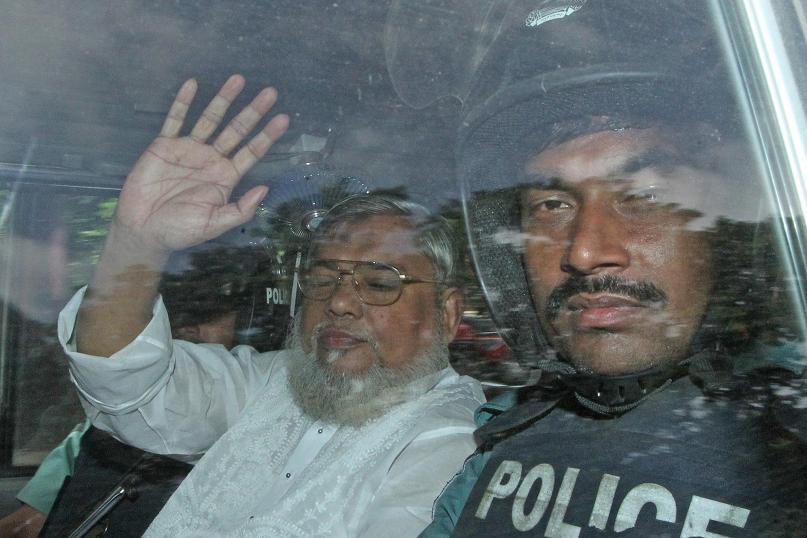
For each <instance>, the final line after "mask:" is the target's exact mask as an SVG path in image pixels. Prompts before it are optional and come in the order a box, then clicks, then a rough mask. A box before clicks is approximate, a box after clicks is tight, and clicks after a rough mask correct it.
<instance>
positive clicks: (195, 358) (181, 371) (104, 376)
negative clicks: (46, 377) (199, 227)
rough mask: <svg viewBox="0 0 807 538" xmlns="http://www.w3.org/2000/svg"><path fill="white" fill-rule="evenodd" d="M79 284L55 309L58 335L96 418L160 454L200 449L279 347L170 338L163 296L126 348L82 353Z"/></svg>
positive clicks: (251, 389)
mask: <svg viewBox="0 0 807 538" xmlns="http://www.w3.org/2000/svg"><path fill="white" fill-rule="evenodd" d="M84 291H85V290H84V289H82V290H80V291H79V292H78V293H76V295H75V296H74V297H73V298H72V299H71V300H70V302H69V303H68V304H67V306H65V308H64V309H63V310H62V312H61V314H60V315H59V341H60V342H61V344H62V346H63V347H64V350H65V352H66V353H67V355H68V358H69V365H70V376H71V379H72V380H73V383H74V384H75V385H76V387H77V388H78V392H79V397H80V399H81V403H82V405H83V406H84V409H85V411H86V412H87V415H88V416H89V417H90V419H92V422H93V425H94V426H95V427H97V428H100V429H102V430H105V431H108V432H110V433H112V434H114V435H115V437H117V438H118V439H120V440H121V441H123V442H124V443H127V444H130V445H132V446H136V447H138V448H141V449H144V450H148V451H150V452H155V453H158V454H171V455H184V456H191V457H193V456H198V455H201V454H202V453H204V452H205V451H206V450H207V449H208V448H210V446H211V445H212V444H213V443H214V442H215V441H216V440H217V439H218V438H219V437H220V436H221V435H222V434H223V433H224V432H225V431H226V430H227V428H228V427H229V426H231V425H232V424H233V422H234V421H235V420H236V419H237V417H238V416H239V414H240V413H241V410H242V409H243V408H244V406H245V405H246V404H247V401H248V400H249V398H251V397H252V396H253V395H255V394H256V393H257V391H258V390H259V389H260V388H261V387H263V386H264V385H265V384H266V380H267V379H268V377H269V375H270V374H271V371H272V367H273V365H274V362H275V359H276V357H277V355H278V354H277V353H264V354H259V353H258V352H257V351H255V350H254V349H253V348H250V347H247V346H239V347H237V348H235V349H233V350H232V352H231V351H228V350H227V349H226V348H224V347H223V346H220V345H209V344H191V343H188V342H184V341H181V340H172V339H171V328H170V325H169V321H168V314H167V312H166V311H165V307H164V306H163V303H162V299H160V298H158V299H157V301H156V302H155V304H154V309H153V311H152V314H153V316H152V319H151V321H150V322H149V324H148V325H147V326H146V328H145V329H144V330H143V332H142V333H140V334H139V335H138V336H137V337H136V338H135V339H134V340H133V341H132V342H131V343H129V345H127V346H126V347H125V348H123V349H122V350H120V351H118V352H117V353H114V354H113V355H112V356H111V357H109V358H101V357H95V356H91V355H86V354H83V353H79V352H77V351H76V350H75V345H74V343H73V332H74V328H75V320H76V315H77V313H78V308H79V305H80V304H81V300H82V298H83V296H84Z"/></svg>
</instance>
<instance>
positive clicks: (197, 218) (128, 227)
mask: <svg viewBox="0 0 807 538" xmlns="http://www.w3.org/2000/svg"><path fill="white" fill-rule="evenodd" d="M243 88H244V78H243V77H241V76H240V75H234V76H232V77H230V79H229V80H228V81H227V82H226V83H225V84H224V86H222V88H221V90H220V91H219V93H218V95H216V97H214V98H213V100H212V101H211V102H210V104H209V105H208V106H207V108H206V109H205V111H204V112H203V113H202V117H201V118H199V120H198V121H197V122H196V125H195V126H194V127H193V129H192V130H191V132H190V134H189V135H188V136H185V137H179V132H180V130H181V129H182V124H183V123H184V121H185V115H186V114H187V112H188V107H189V106H190V104H191V102H192V101H193V97H194V95H195V94H196V81H194V80H189V81H187V82H185V84H183V85H182V88H180V90H179V93H178V94H177V97H176V99H175V100H174V104H173V105H172V106H171V110H170V111H169V112H168V117H167V118H166V120H165V124H164V125H163V128H162V131H161V132H160V136H158V137H157V138H156V139H155V140H154V142H152V144H151V145H150V146H149V147H148V149H146V151H145V152H144V153H143V155H142V156H141V157H140V159H139V160H138V161H137V163H136V164H135V166H134V168H133V169H132V171H131V173H130V174H129V177H127V178H126V183H124V185H123V190H122V191H121V195H120V198H119V199H118V207H117V209H116V211H115V218H114V219H113V221H112V226H110V229H109V234H108V235H107V239H106V244H105V246H104V250H103V252H102V253H101V257H100V259H99V261H98V264H97V265H96V266H95V272H94V273H93V277H92V280H91V281H90V286H89V287H88V289H87V292H86V294H85V295H84V300H83V301H82V303H81V308H80V309H79V312H78V317H77V320H76V328H75V330H76V348H77V349H78V350H79V351H81V352H82V353H89V354H91V355H98V356H102V357H109V356H111V355H112V354H114V353H115V352H116V351H118V350H120V349H122V348H123V347H124V346H126V345H127V344H128V343H129V342H131V341H132V340H133V339H134V338H135V337H136V336H137V335H138V334H139V333H140V332H141V331H142V330H143V328H144V327H145V326H146V324H147V323H148V321H149V320H150V319H151V312H152V308H153V306H154V299H155V297H156V296H157V288H158V284H159V282H160V273H161V271H162V269H163V267H164V264H165V263H166V261H167V259H168V256H169V254H170V253H171V251H173V250H179V249H183V248H187V247H190V246H193V245H196V244H198V243H202V242H204V241H207V240H209V239H212V238H214V237H216V236H218V235H220V234H222V233H224V232H225V231H227V230H228V229H230V228H233V227H235V226H238V225H240V224H242V223H244V222H246V221H248V220H249V219H250V218H252V216H253V215H254V214H255V209H256V208H257V206H258V204H259V203H260V201H261V199H262V198H263V197H264V196H265V195H266V190H267V189H266V187H255V188H252V189H250V190H249V191H247V192H246V194H244V195H243V196H242V197H241V199H239V200H238V201H237V202H230V201H229V198H230V194H231V193H232V190H233V187H235V185H236V184H237V183H238V181H239V180H240V179H241V177H242V176H243V175H244V174H245V173H246V172H247V171H248V170H249V169H250V168H251V167H252V166H253V165H254V164H255V163H256V162H257V161H258V160H259V159H260V158H261V157H262V156H263V155H264V154H265V153H266V152H267V151H268V150H269V148H270V147H272V144H274V142H275V141H276V140H277V139H278V138H280V136H281V135H282V134H283V133H284V132H285V130H286V128H287V127H288V124H289V119H288V117H287V116H285V115H282V114H281V115H277V116H275V117H274V118H273V119H272V120H271V121H270V122H269V123H268V124H267V125H266V126H265V127H264V128H263V129H262V130H261V131H260V132H258V133H257V134H256V135H255V136H253V137H252V138H251V139H250V140H249V142H247V143H246V144H245V145H244V146H243V147H241V149H238V150H237V151H235V150H236V148H237V147H238V146H239V144H241V142H242V141H244V140H245V139H246V137H247V135H249V133H250V132H251V131H252V130H253V129H254V128H255V126H256V125H257V124H258V122H259V121H260V120H261V118H263V117H264V116H265V115H266V113H267V112H269V109H270V108H272V105H273V104H274V103H275V100H276V99H277V92H276V91H275V90H274V89H272V88H266V89H264V90H263V91H261V92H260V93H259V94H258V95H257V96H256V97H255V99H253V100H252V102H251V103H250V104H249V106H247V107H246V108H244V110H242V111H241V112H240V113H239V114H238V115H237V116H235V118H233V119H232V121H230V123H228V124H227V126H226V127H224V129H222V130H221V132H220V133H219V134H218V136H216V138H215V140H214V141H213V143H212V144H208V143H207V141H208V139H209V138H210V137H211V136H212V135H213V133H214V131H216V129H217V128H218V127H219V125H220V124H221V122H222V119H223V117H224V115H225V113H226V112H227V109H228V108H229V106H230V103H232V101H233V99H235V97H236V96H237V95H238V94H239V93H240V92H241V90H242V89H243ZM234 151H235V154H234V155H233V156H232V157H230V154H231V153H233V152H234Z"/></svg>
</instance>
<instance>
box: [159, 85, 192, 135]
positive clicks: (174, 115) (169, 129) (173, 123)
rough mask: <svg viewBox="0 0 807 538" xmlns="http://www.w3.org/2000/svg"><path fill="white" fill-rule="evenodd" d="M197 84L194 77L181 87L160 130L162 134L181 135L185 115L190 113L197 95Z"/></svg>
mask: <svg viewBox="0 0 807 538" xmlns="http://www.w3.org/2000/svg"><path fill="white" fill-rule="evenodd" d="M196 89H197V84H196V81H195V80H194V79H190V80H186V81H185V83H184V84H183V85H182V86H181V87H180V88H179V91H178V92H177V96H176V98H175V99H174V102H173V104H172V105H171V109H170V110H169V111H168V115H167V116H166V118H165V123H163V127H162V129H161V130H160V136H165V137H168V138H173V137H175V136H178V135H179V131H180V129H182V124H183V123H184V121H185V115H186V114H187V113H188V107H190V105H191V102H192V101H193V98H194V96H195V95H196Z"/></svg>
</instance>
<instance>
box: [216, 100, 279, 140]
mask: <svg viewBox="0 0 807 538" xmlns="http://www.w3.org/2000/svg"><path fill="white" fill-rule="evenodd" d="M275 101H277V91H276V90H275V89H274V88H264V90H263V91H261V93H259V94H258V95H257V96H256V97H255V99H253V100H252V102H251V103H250V104H249V106H247V107H246V108H244V110H242V111H241V112H240V113H239V114H238V115H237V116H236V117H235V118H233V119H232V121H230V123H229V124H227V127H225V128H224V130H223V131H222V132H221V134H219V136H218V137H217V138H216V141H215V142H214V143H213V147H214V148H215V149H216V151H218V152H219V153H221V154H222V155H227V154H229V153H230V152H231V151H232V150H233V149H234V148H235V147H236V146H237V145H238V144H240V143H241V141H242V140H243V139H244V138H246V136H247V135H248V134H249V133H250V132H251V131H252V129H254V128H255V125H257V124H258V121H260V119H261V118H262V117H264V116H265V115H266V113H267V112H269V109H270V108H272V105H274V104H275Z"/></svg>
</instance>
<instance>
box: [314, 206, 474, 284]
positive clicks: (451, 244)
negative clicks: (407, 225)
mask: <svg viewBox="0 0 807 538" xmlns="http://www.w3.org/2000/svg"><path fill="white" fill-rule="evenodd" d="M375 215H390V216H401V217H406V218H407V219H408V220H409V221H410V222H411V224H412V227H413V228H414V229H415V231H416V234H417V235H416V237H417V239H416V246H417V248H418V252H420V253H421V254H423V255H424V256H426V257H427V258H429V260H430V261H431V263H432V267H433V268H434V278H435V279H436V280H439V281H440V282H441V283H442V285H444V286H455V285H457V284H458V282H459V278H458V272H459V268H458V266H459V261H458V260H459V255H458V252H457V246H456V242H455V240H454V232H453V231H452V230H451V226H450V225H449V224H448V221H447V220H446V219H444V218H443V217H440V216H439V215H435V214H433V213H432V212H431V211H429V210H428V209H426V207H424V206H422V205H420V204H418V203H415V202H412V201H410V200H406V199H404V198H402V197H400V196H398V195H394V194H386V193H385V194H380V193H379V194H355V195H353V196H349V197H348V198H345V199H344V200H342V201H341V202H339V203H338V204H336V205H335V206H333V207H332V208H331V210H330V211H328V214H327V215H326V216H325V218H324V219H323V220H322V222H321V223H320V225H319V226H318V227H317V230H316V233H315V239H316V238H317V237H323V236H324V235H326V234H327V233H328V231H330V230H331V229H332V228H333V227H334V226H336V225H337V224H339V223H341V222H345V221H347V222H356V221H359V222H360V221H361V220H363V219H366V218H368V217H372V216H375Z"/></svg>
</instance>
